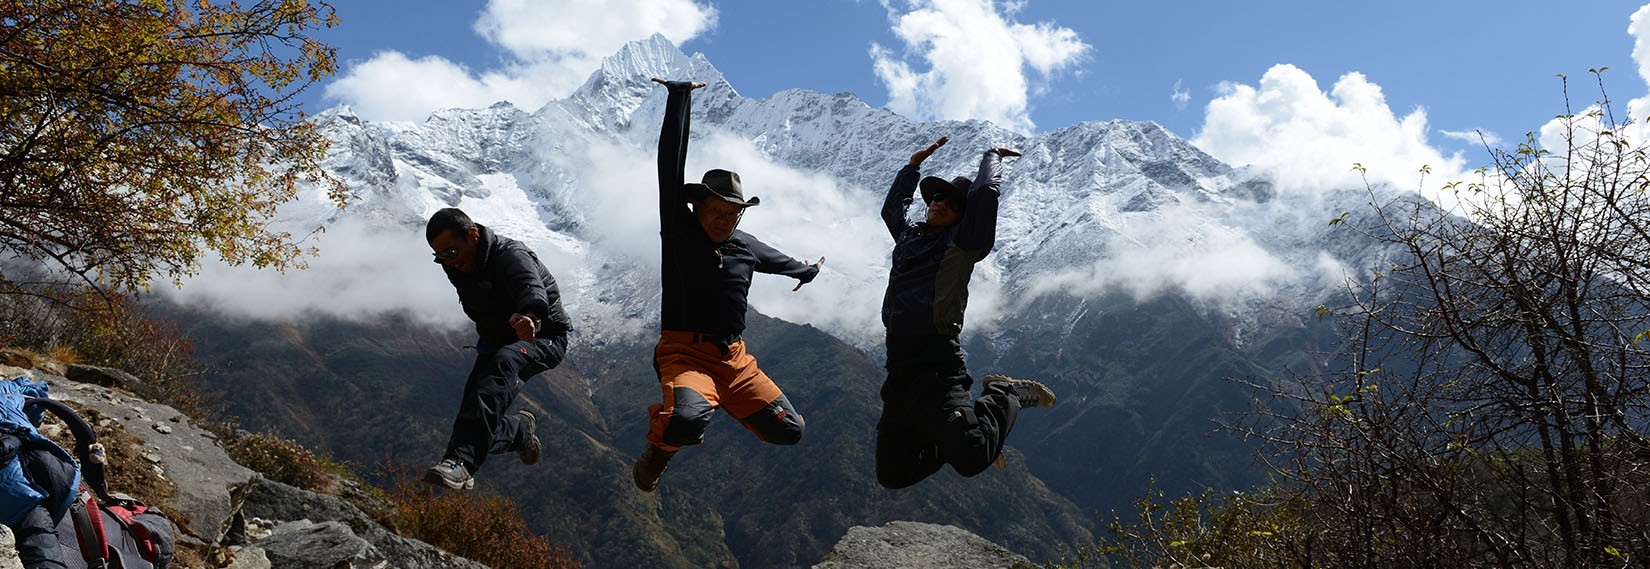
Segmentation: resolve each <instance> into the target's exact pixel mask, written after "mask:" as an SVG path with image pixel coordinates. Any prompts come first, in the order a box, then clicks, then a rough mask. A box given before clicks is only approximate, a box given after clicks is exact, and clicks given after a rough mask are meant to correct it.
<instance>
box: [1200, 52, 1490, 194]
mask: <svg viewBox="0 0 1650 569" xmlns="http://www.w3.org/2000/svg"><path fill="white" fill-rule="evenodd" d="M1219 91H1220V95H1219V96H1218V97H1216V98H1215V99H1214V100H1213V101H1210V102H1209V106H1208V109H1207V111H1206V114H1205V117H1204V123H1203V127H1202V128H1201V129H1200V130H1199V132H1198V134H1197V136H1196V137H1194V138H1193V139H1192V143H1193V144H1196V145H1197V146H1198V147H1199V148H1202V149H1203V150H1204V151H1205V152H1208V153H1209V154H1210V155H1213V156H1214V157H1216V158H1219V159H1221V160H1222V161H1224V162H1227V163H1231V164H1234V165H1251V166H1255V167H1257V168H1260V169H1262V170H1264V171H1267V172H1270V173H1271V174H1272V175H1273V177H1274V181H1275V182H1276V183H1277V184H1278V187H1279V189H1280V190H1281V191H1284V192H1305V193H1308V194H1311V193H1317V192H1321V191H1324V190H1328V189H1335V188H1352V187H1360V186H1362V185H1363V182H1362V181H1361V180H1360V179H1359V177H1358V173H1357V172H1354V171H1353V165H1354V164H1361V165H1362V166H1363V167H1364V169H1365V171H1366V172H1367V176H1368V178H1369V181H1370V182H1371V183H1376V184H1380V183H1387V184H1392V185H1393V186H1396V187H1399V188H1404V189H1414V190H1419V191H1424V192H1433V193H1435V190H1436V189H1437V188H1439V187H1441V186H1442V185H1443V184H1444V183H1446V182H1449V181H1452V180H1461V179H1464V178H1466V176H1467V167H1466V159H1465V158H1463V157H1462V156H1461V155H1459V154H1448V155H1446V154H1444V153H1443V152H1442V151H1440V150H1438V149H1437V148H1434V147H1433V146H1432V145H1431V144H1429V143H1428V142H1427V117H1426V111H1425V110H1423V109H1419V108H1417V109H1415V110H1413V111H1411V112H1410V113H1409V114H1407V115H1404V116H1403V117H1401V118H1400V117H1399V116H1398V115H1397V114H1396V113H1394V112H1393V111H1392V109H1391V107H1388V106H1387V103H1386V97H1385V96H1384V95H1383V94H1382V92H1381V87H1380V86H1379V85H1376V84H1375V83H1373V82H1371V81H1369V79H1368V78H1366V77H1364V75H1363V74H1361V73H1356V72H1353V73H1348V74H1346V75H1343V76H1341V78H1340V79H1339V80H1337V81H1336V82H1335V85H1334V87H1332V88H1331V89H1330V90H1329V91H1328V92H1325V91H1323V90H1322V89H1320V88H1319V87H1318V82H1317V80H1315V79H1313V78H1312V76H1311V75H1309V74H1307V73H1306V72H1305V71H1303V70H1301V69H1300V68H1298V67H1295V66H1293V65H1288V64H1280V65H1276V66H1273V67H1272V68H1271V69H1269V70H1267V71H1266V73H1265V74H1264V75H1263V76H1262V77H1261V78H1260V82H1259V84H1257V85H1246V84H1241V83H1232V82H1228V83H1223V84H1222V85H1221V86H1220V88H1219ZM1422 167H1426V168H1428V169H1429V170H1430V171H1431V174H1428V175H1427V176H1425V178H1426V180H1425V182H1424V184H1423V182H1422V175H1421V169H1422Z"/></svg>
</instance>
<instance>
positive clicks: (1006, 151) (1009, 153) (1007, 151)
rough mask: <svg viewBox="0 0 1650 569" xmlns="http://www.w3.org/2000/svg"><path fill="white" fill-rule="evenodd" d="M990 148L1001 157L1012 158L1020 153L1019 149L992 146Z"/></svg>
mask: <svg viewBox="0 0 1650 569" xmlns="http://www.w3.org/2000/svg"><path fill="white" fill-rule="evenodd" d="M991 150H992V151H993V152H996V153H997V155H998V156H1001V157H1003V158H1013V157H1015V156H1019V155H1020V151H1018V150H1015V149H1012V148H993V149H991Z"/></svg>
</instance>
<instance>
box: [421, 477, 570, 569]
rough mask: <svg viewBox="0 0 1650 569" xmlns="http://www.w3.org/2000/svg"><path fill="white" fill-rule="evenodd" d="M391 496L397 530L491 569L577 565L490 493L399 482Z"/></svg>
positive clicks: (510, 504) (560, 568)
mask: <svg viewBox="0 0 1650 569" xmlns="http://www.w3.org/2000/svg"><path fill="white" fill-rule="evenodd" d="M398 479H399V482H397V483H396V485H395V489H394V490H393V491H392V492H391V499H392V500H393V501H394V502H395V504H396V506H397V509H398V513H397V515H396V516H395V518H396V519H395V522H396V523H395V527H396V529H397V530H398V531H400V532H401V534H402V535H405V536H407V537H411V538H413V539H417V540H421V541H423V542H425V543H429V544H430V545H434V546H436V547H440V548H442V549H445V550H447V551H450V552H453V553H455V554H458V555H461V556H464V557H466V558H469V559H472V560H475V561H477V562H480V563H482V564H485V565H487V566H488V567H492V568H493V569H518V568H519V569H567V568H576V567H578V566H579V563H578V562H577V561H575V560H574V559H573V556H572V554H571V553H570V552H569V551H568V550H567V548H565V547H562V546H559V545H556V544H553V543H551V542H550V540H549V539H548V538H546V537H543V536H539V535H534V534H533V532H532V531H531V530H529V529H528V528H527V522H526V520H524V519H523V518H522V514H521V509H520V508H518V507H516V505H515V503H514V502H512V501H511V500H510V499H509V498H505V497H503V496H499V495H497V494H492V493H488V492H446V491H441V492H438V491H436V490H435V489H434V488H433V487H431V486H428V485H425V484H424V483H422V482H420V481H417V480H415V479H414V478H413V477H412V476H411V472H410V471H403V472H402V473H401V475H400V476H398Z"/></svg>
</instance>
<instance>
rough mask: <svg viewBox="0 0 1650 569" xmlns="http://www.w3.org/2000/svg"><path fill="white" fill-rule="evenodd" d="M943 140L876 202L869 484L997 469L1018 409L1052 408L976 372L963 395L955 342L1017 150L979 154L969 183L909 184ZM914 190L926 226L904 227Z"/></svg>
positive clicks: (1017, 382)
mask: <svg viewBox="0 0 1650 569" xmlns="http://www.w3.org/2000/svg"><path fill="white" fill-rule="evenodd" d="M947 140H948V138H947V137H940V139H939V140H937V141H935V142H934V143H933V144H931V145H929V146H928V147H927V148H923V149H922V150H918V151H917V152H916V153H914V154H912V155H911V160H910V162H908V163H907V164H906V165H905V167H904V168H901V169H900V171H899V174H897V175H895V176H894V183H893V185H892V186H890V187H889V188H888V198H887V199H886V200H885V201H884V202H883V205H882V221H883V223H885V224H887V226H888V233H889V234H890V235H893V237H894V259H893V265H892V267H891V268H890V269H889V272H888V290H887V292H886V293H885V294H884V296H883V299H882V323H883V326H885V327H887V329H888V340H887V344H888V364H887V367H888V378H887V380H886V381H884V382H883V384H882V418H881V419H880V420H879V421H877V481H878V482H880V483H881V484H882V485H883V486H886V487H888V488H904V487H907V486H911V485H913V484H916V483H918V482H921V481H922V480H923V479H924V478H927V477H929V476H930V475H932V474H934V473H935V472H938V471H939V469H940V467H942V466H944V465H946V464H950V465H951V468H952V469H954V470H956V471H957V473H958V474H961V475H963V476H973V475H976V474H979V473H980V472H982V471H984V470H985V468H986V466H987V465H989V464H991V463H992V462H996V463H997V464H998V466H1001V465H1002V464H1003V462H1002V452H1003V441H1005V440H1006V439H1007V438H1008V432H1009V430H1011V429H1013V428H1014V420H1015V418H1016V417H1017V416H1018V415H1019V412H1020V409H1022V408H1026V407H1046V406H1049V405H1053V404H1054V393H1053V392H1051V391H1049V390H1048V388H1047V387H1044V386H1043V385H1042V384H1040V383H1037V382H1035V381H1030V380H1024V379H1013V378H1009V377H1006V376H1001V375H988V376H986V377H985V381H984V387H983V389H982V393H981V395H980V398H979V399H978V400H973V401H971V400H970V398H969V394H968V390H969V388H970V387H973V385H974V380H973V378H971V377H969V375H968V370H967V368H966V367H965V366H964V365H963V354H962V343H961V342H960V341H959V340H958V336H959V335H960V334H962V324H963V311H964V310H965V309H966V308H967V307H968V280H969V277H970V276H971V275H973V272H974V264H975V263H978V262H980V261H981V260H983V259H985V256H986V254H988V253H990V252H991V247H992V246H993V245H994V244H995V243H996V240H997V200H998V197H999V196H998V190H997V189H998V186H1000V185H1001V184H1002V165H1001V159H1002V158H1003V157H1011V156H1019V155H1020V153H1019V152H1015V151H1013V150H1009V149H1007V148H993V149H990V150H987V151H985V155H984V156H983V157H981V158H980V170H979V174H978V175H977V176H976V177H975V178H974V179H973V180H969V179H968V178H966V177H962V176H958V177H957V178H955V179H952V180H945V179H943V178H936V177H933V176H929V177H927V178H922V181H921V182H920V183H919V182H918V177H919V176H921V175H922V174H921V171H920V170H919V168H920V167H921V165H922V162H923V161H924V160H927V159H928V157H929V156H930V155H932V154H933V153H934V151H935V150H939V148H940V147H941V146H944V145H945V143H946V141H947ZM918 186H920V187H921V188H922V199H923V202H925V203H926V204H927V205H928V215H927V221H925V222H922V223H916V224H910V223H907V222H906V219H905V212H906V210H907V209H908V208H910V206H911V197H912V196H911V195H912V193H914V191H915V190H916V189H917V188H918Z"/></svg>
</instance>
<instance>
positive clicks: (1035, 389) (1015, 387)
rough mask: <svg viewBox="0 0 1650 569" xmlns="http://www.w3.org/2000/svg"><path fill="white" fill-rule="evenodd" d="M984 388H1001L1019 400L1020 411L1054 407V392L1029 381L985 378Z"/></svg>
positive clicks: (990, 376)
mask: <svg viewBox="0 0 1650 569" xmlns="http://www.w3.org/2000/svg"><path fill="white" fill-rule="evenodd" d="M984 384H985V387H986V388H990V387H991V386H992V385H1000V386H1002V390H1003V391H1006V392H1008V393H1009V394H1011V395H1013V396H1014V398H1015V399H1018V400H1020V408H1021V409H1029V408H1031V407H1049V406H1052V405H1054V392H1053V391H1049V389H1048V387H1047V386H1044V385H1043V384H1041V383H1037V382H1035V381H1032V380H1029V379H1014V378H1012V377H1009V376H1006V375H988V376H985V382H984Z"/></svg>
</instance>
